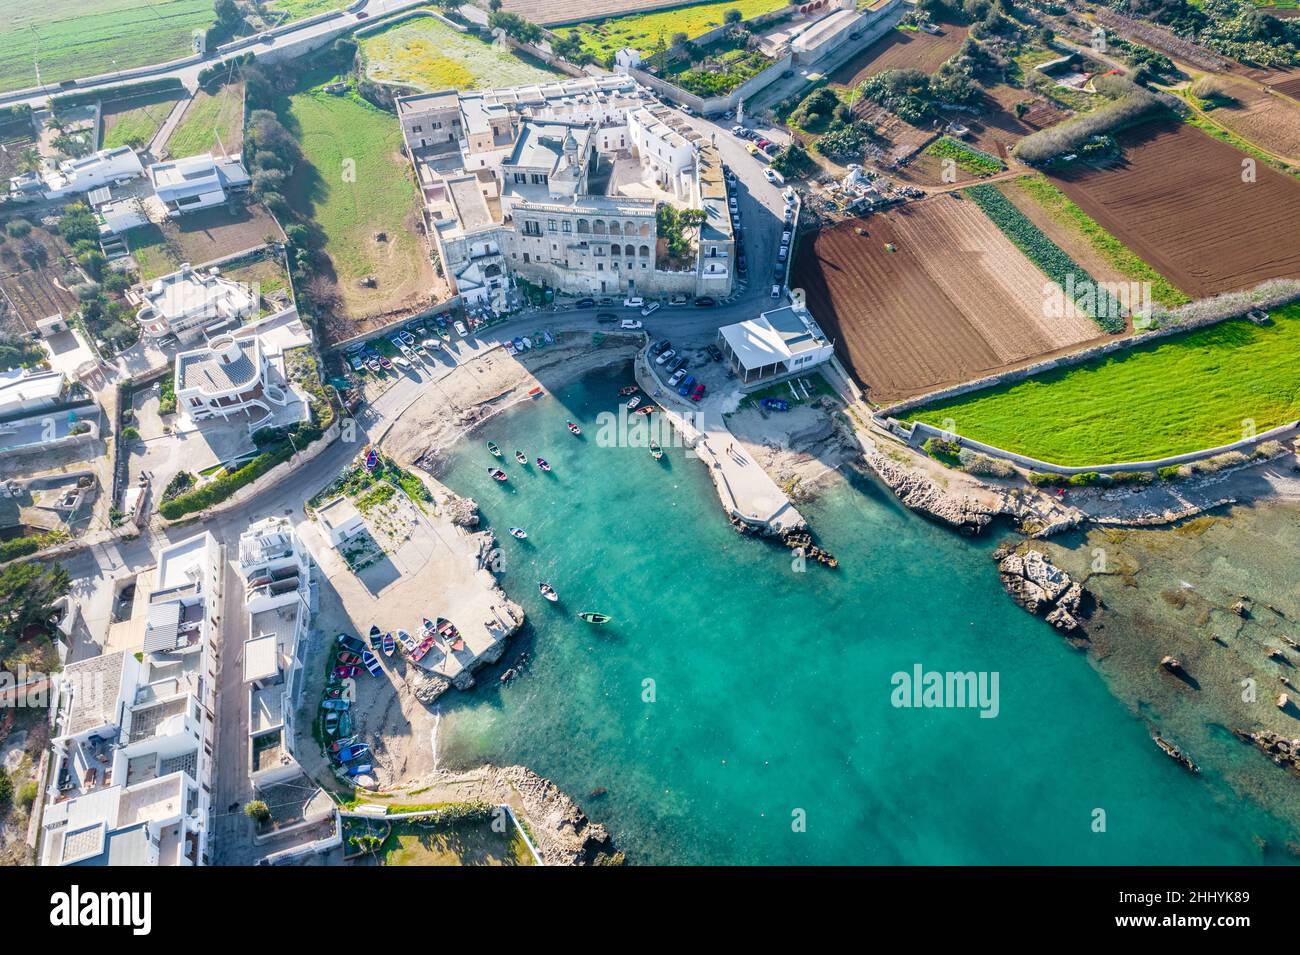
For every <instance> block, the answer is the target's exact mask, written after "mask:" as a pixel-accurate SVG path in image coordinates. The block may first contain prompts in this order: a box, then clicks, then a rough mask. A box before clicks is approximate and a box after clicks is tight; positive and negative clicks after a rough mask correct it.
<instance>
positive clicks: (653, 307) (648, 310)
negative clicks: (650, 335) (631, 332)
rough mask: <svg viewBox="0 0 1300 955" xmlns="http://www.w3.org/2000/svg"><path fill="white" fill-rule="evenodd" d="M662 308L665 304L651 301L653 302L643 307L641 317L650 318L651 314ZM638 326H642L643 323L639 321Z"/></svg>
mask: <svg viewBox="0 0 1300 955" xmlns="http://www.w3.org/2000/svg"><path fill="white" fill-rule="evenodd" d="M661 308H663V306H662V305H660V304H659V303H658V302H651V303H650V304H649V305H647V306H646V307H645V308H643V309H641V317H642V318H649V317H650V316H651V315H653V314H654V313H655V312H657V311H659V309H661ZM625 324H626V323H625ZM637 327H638V328H640V327H641V323H640V322H637Z"/></svg>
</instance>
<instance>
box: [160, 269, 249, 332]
mask: <svg viewBox="0 0 1300 955" xmlns="http://www.w3.org/2000/svg"><path fill="white" fill-rule="evenodd" d="M137 298H138V300H139V301H140V302H141V305H140V309H139V311H137V312H136V316H135V317H136V321H138V322H139V323H140V326H141V331H142V332H143V334H144V335H145V337H146V338H164V337H166V336H167V335H175V336H176V337H177V338H182V339H183V338H188V337H193V336H196V335H197V334H198V333H199V332H201V331H202V330H203V329H204V328H205V327H208V326H216V327H220V326H223V325H226V324H229V323H231V322H238V321H242V320H243V319H244V318H246V317H248V316H249V315H255V314H256V313H257V309H258V295H257V291H256V289H254V288H253V287H252V286H250V285H247V284H245V283H243V282H232V281H230V280H229V279H226V278H222V277H221V274H220V273H219V272H218V271H217V270H216V269H208V270H207V271H204V272H198V271H195V270H194V269H193V268H191V267H190V265H189V264H188V263H186V264H184V265H182V266H181V268H180V271H179V272H173V273H171V274H170V275H164V276H162V277H161V278H159V279H156V280H155V281H154V283H153V284H152V285H151V286H149V288H148V289H146V290H145V291H143V292H140V293H138V295H137Z"/></svg>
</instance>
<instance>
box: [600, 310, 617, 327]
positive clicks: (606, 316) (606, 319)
mask: <svg viewBox="0 0 1300 955" xmlns="http://www.w3.org/2000/svg"><path fill="white" fill-rule="evenodd" d="M596 321H598V322H599V323H600V324H602V325H613V324H614V323H615V322H617V321H618V316H617V315H615V314H614V313H613V312H597V313H596Z"/></svg>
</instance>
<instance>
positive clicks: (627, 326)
mask: <svg viewBox="0 0 1300 955" xmlns="http://www.w3.org/2000/svg"><path fill="white" fill-rule="evenodd" d="M618 327H619V328H621V329H623V330H624V331H628V332H635V331H640V330H641V329H642V328H645V326H644V325H643V324H641V319H639V318H625V319H623V321H621V322H619V323H618Z"/></svg>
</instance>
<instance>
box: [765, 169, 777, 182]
mask: <svg viewBox="0 0 1300 955" xmlns="http://www.w3.org/2000/svg"><path fill="white" fill-rule="evenodd" d="M763 178H764V179H766V180H767V181H768V182H771V183H775V182H776V170H775V169H772V168H771V167H770V166H769V167H768V168H767V169H764V170H763Z"/></svg>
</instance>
